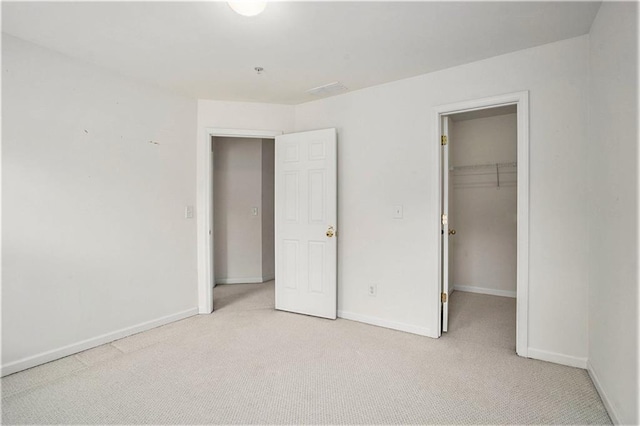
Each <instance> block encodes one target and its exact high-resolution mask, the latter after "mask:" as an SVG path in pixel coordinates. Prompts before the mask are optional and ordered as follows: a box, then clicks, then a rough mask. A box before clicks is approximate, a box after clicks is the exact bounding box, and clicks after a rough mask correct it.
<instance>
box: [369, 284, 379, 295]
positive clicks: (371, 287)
mask: <svg viewBox="0 0 640 426" xmlns="http://www.w3.org/2000/svg"><path fill="white" fill-rule="evenodd" d="M368 292H369V296H371V297H375V296H376V294H378V284H369V287H368Z"/></svg>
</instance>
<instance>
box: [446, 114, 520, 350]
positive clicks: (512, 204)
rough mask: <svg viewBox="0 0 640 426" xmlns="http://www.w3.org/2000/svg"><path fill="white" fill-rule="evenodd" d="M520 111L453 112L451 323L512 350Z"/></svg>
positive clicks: (450, 121)
mask: <svg viewBox="0 0 640 426" xmlns="http://www.w3.org/2000/svg"><path fill="white" fill-rule="evenodd" d="M516 113H517V110H516V106H515V105H507V106H502V107H497V108H488V109H483V110H477V111H470V112H463V113H457V114H450V115H446V116H444V117H443V120H446V121H448V122H447V123H446V124H445V126H444V127H446V128H447V130H448V135H447V142H448V148H449V155H448V164H444V165H443V166H444V167H443V169H444V170H445V172H446V173H447V174H448V179H446V181H447V183H448V191H447V193H448V204H449V205H448V207H449V209H448V210H449V211H448V227H449V229H448V234H447V238H448V243H449V244H448V246H449V247H448V251H449V253H448V273H449V274H448V275H449V277H448V278H449V289H448V293H449V294H448V297H449V321H448V328H449V330H451V331H452V332H455V333H456V335H457V336H458V337H462V336H460V335H461V334H463V333H464V334H467V335H465V336H464V338H468V339H474V338H481V339H482V340H483V341H487V340H489V341H490V343H492V344H497V345H500V346H501V347H505V346H508V347H513V350H514V351H515V348H516V279H517V276H516V262H517V257H516V255H517V191H518V187H517V183H518V174H517V167H518V161H517V160H518V155H517V148H518V146H517V130H518V129H517V122H518V121H517V115H516Z"/></svg>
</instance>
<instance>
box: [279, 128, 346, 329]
mask: <svg viewBox="0 0 640 426" xmlns="http://www.w3.org/2000/svg"><path fill="white" fill-rule="evenodd" d="M275 156H276V164H275V196H276V202H275V233H276V236H275V240H276V251H275V257H276V284H275V288H276V309H279V310H282V311H289V312H296V313H300V314H307V315H313V316H318V317H324V318H330V319H335V318H336V310H337V271H336V265H337V241H336V232H337V223H336V221H337V216H338V215H337V173H336V172H337V152H336V130H335V129H325V130H315V131H311V132H303V133H291V134H287V135H282V136H277V137H276V146H275Z"/></svg>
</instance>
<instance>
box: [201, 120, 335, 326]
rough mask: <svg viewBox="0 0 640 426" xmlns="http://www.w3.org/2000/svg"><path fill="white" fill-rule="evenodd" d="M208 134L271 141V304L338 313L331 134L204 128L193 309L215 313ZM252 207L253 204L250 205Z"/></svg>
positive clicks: (299, 310)
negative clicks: (273, 236)
mask: <svg viewBox="0 0 640 426" xmlns="http://www.w3.org/2000/svg"><path fill="white" fill-rule="evenodd" d="M212 137H231V138H262V139H275V155H274V156H275V164H274V170H275V172H274V175H275V185H274V197H275V200H274V207H275V232H274V234H275V238H274V239H275V263H276V265H275V309H278V310H283V311H289V312H294V313H301V314H306V315H313V316H321V317H325V318H331V319H335V318H336V311H337V257H336V255H337V242H336V237H337V235H338V231H337V148H336V143H337V133H336V129H333V128H330V129H321V130H313V131H306V132H298V133H289V134H286V135H283V134H282V132H278V131H259V130H237V129H217V128H205V129H204V132H203V133H202V137H201V138H199V139H198V149H197V153H198V156H197V160H198V162H197V164H198V168H197V177H198V179H197V185H196V186H197V201H198V203H197V228H198V233H197V242H198V311H199V313H200V314H210V313H212V312H213V289H214V285H215V279H214V278H215V276H216V275H215V267H214V266H215V265H214V232H213V231H214V226H213V223H214V205H213V204H214V203H213V199H214V185H213V180H214V164H213V155H212V152H211V151H212ZM252 211H253V209H252Z"/></svg>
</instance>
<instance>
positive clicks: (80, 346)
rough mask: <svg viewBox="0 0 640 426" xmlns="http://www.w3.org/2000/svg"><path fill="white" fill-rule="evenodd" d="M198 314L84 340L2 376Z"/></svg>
mask: <svg viewBox="0 0 640 426" xmlns="http://www.w3.org/2000/svg"><path fill="white" fill-rule="evenodd" d="M197 314H198V308H191V309H187V310H186V311H181V312H176V313H175V314H171V315H167V316H164V317H160V318H156V319H154V320H151V321H145V322H143V323H140V324H137V325H134V326H131V327H126V328H122V329H120V330H116V331H112V332H110V333H105V334H102V335H100V336H97V337H92V338H90V339H86V340H82V341H80V342H77V343H72V344H70V345H66V346H63V347H61V348H57V349H53V350H50V351H47V352H42V353H40V354H37V355H33V356H30V357H27V358H22V359H19V360H17V361H13V362H10V363H8V364H5V365H3V366H2V376H3V377H4V376H6V375H8V374H13V373H16V372H18V371H22V370H26V369H27V368H31V367H35V366H36V365H40V364H44V363H47V362H51V361H54V360H56V359H60V358H64V357H66V356H69V355H73V354H75V353H78V352H82V351H86V350H87V349H91V348H95V347H96V346H100V345H104V344H105V343H110V342H113V341H114V340H118V339H122V338H124V337H127V336H131V335H132V334H137V333H141V332H143V331H147V330H150V329H152V328H156V327H160V326H161V325H165V324H169V323H170V322H174V321H179V320H181V319H184V318H188V317H191V316H194V315H197Z"/></svg>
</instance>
